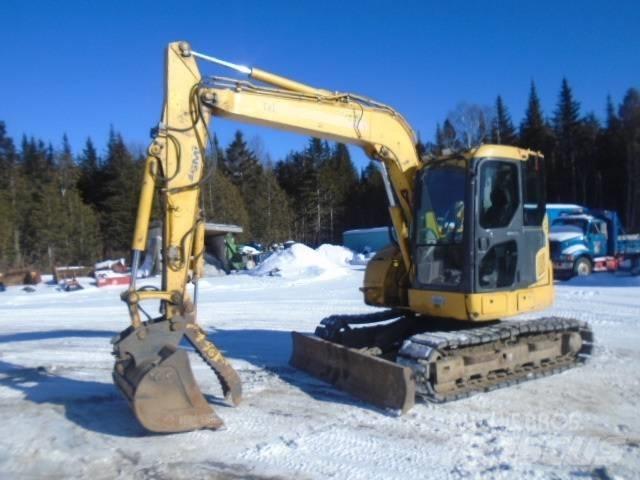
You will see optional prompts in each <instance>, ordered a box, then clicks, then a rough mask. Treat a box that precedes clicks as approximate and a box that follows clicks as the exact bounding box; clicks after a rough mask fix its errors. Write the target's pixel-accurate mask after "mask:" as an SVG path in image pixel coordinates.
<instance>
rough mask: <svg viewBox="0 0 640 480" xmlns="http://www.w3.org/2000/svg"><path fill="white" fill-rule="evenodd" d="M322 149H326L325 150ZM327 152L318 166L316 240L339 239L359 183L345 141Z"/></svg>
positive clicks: (335, 240)
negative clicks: (317, 232)
mask: <svg viewBox="0 0 640 480" xmlns="http://www.w3.org/2000/svg"><path fill="white" fill-rule="evenodd" d="M418 143H419V144H420V142H418ZM325 146H326V144H325ZM323 153H327V152H326V150H325V152H323ZM328 153H329V156H328V157H326V156H325V158H324V159H322V160H321V163H320V165H319V166H318V182H319V185H320V211H321V228H320V231H319V233H320V239H319V242H326V241H328V242H340V241H341V236H342V231H343V230H344V229H345V226H346V225H347V223H348V222H349V220H348V219H349V216H350V214H349V208H348V206H347V205H346V203H347V200H348V199H349V196H350V194H351V192H352V191H353V189H354V188H355V187H356V186H357V184H358V173H357V171H356V169H355V167H354V166H353V162H352V161H351V156H350V155H349V150H348V149H347V147H346V146H345V145H344V144H342V143H338V144H336V145H335V147H334V148H333V149H331V150H329V151H328Z"/></svg>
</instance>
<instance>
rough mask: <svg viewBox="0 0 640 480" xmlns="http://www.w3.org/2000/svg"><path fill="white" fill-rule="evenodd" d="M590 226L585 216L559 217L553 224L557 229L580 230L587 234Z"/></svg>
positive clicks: (554, 228)
mask: <svg viewBox="0 0 640 480" xmlns="http://www.w3.org/2000/svg"><path fill="white" fill-rule="evenodd" d="M588 226H589V222H588V221H587V220H585V219H584V218H558V219H556V220H554V221H553V223H552V224H551V227H552V228H553V230H555V231H566V232H571V231H573V232H575V231H579V232H582V233H583V234H585V235H586V234H587V227H588Z"/></svg>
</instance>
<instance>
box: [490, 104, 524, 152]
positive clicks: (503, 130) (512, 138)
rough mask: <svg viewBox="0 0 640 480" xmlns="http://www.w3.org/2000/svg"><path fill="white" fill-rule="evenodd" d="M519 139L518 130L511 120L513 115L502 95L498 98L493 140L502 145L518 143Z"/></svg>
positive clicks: (492, 134)
mask: <svg viewBox="0 0 640 480" xmlns="http://www.w3.org/2000/svg"><path fill="white" fill-rule="evenodd" d="M517 141H518V138H517V135H516V130H515V128H514V127H513V122H512V121H511V115H509V111H508V110H507V107H506V105H505V104H504V102H503V101H502V97H501V96H500V95H498V98H496V113H495V118H494V120H493V126H492V129H491V142H492V143H497V144H502V145H516V144H517Z"/></svg>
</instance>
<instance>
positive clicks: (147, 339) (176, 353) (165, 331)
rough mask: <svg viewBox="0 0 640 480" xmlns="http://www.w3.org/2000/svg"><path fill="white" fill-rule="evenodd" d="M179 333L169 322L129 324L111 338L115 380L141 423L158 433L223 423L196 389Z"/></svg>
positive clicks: (217, 426)
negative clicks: (134, 327)
mask: <svg viewBox="0 0 640 480" xmlns="http://www.w3.org/2000/svg"><path fill="white" fill-rule="evenodd" d="M182 336H183V331H180V330H178V331H172V330H171V329H170V328H169V322H167V321H158V322H154V323H151V322H150V323H148V324H145V325H143V326H142V327H140V328H138V329H133V328H129V329H127V330H125V331H124V332H122V334H121V335H120V336H119V338H117V339H116V341H115V342H114V354H115V356H116V364H115V367H114V370H113V379H114V381H115V383H116V385H117V386H118V387H119V388H120V390H121V391H122V393H123V394H124V396H125V397H126V398H127V400H128V401H129V403H130V404H131V407H132V409H133V412H134V414H135V416H136V418H137V419H138V421H139V422H140V423H141V424H142V426H143V427H144V428H145V429H147V430H149V431H151V432H158V433H168V432H185V431H190V430H198V429H203V428H208V429H217V428H219V427H221V426H222V425H223V422H222V420H221V419H220V418H219V417H218V416H217V415H216V414H215V412H214V411H213V409H212V408H211V407H210V406H209V404H208V403H207V401H206V400H205V398H204V396H203V395H202V392H201V391H200V389H199V387H198V385H197V383H196V381H195V378H194V376H193V372H192V371H191V366H190V364H189V358H188V355H187V352H186V351H184V350H181V349H179V348H178V345H179V343H180V340H181V339H182Z"/></svg>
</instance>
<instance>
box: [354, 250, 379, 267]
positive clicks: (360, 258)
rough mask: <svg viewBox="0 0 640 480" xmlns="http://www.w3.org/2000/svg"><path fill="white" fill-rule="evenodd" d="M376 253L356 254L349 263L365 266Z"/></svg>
mask: <svg viewBox="0 0 640 480" xmlns="http://www.w3.org/2000/svg"><path fill="white" fill-rule="evenodd" d="M375 254H376V252H369V253H356V254H354V255H353V258H352V259H351V261H350V262H349V263H350V264H351V265H366V264H367V263H369V260H371V259H372V258H373V256H374V255H375Z"/></svg>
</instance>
